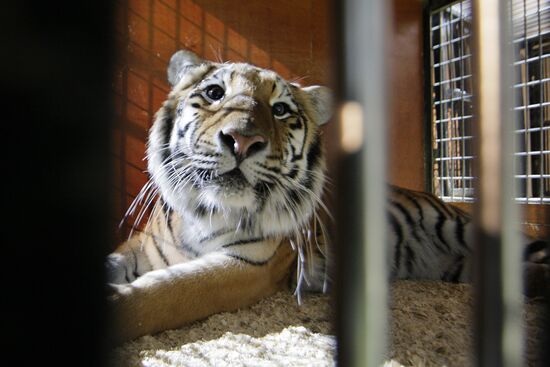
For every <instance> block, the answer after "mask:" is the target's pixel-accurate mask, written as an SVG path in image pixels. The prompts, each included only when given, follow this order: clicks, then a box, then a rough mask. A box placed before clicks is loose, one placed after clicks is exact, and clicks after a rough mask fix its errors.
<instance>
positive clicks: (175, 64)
mask: <svg viewBox="0 0 550 367" xmlns="http://www.w3.org/2000/svg"><path fill="white" fill-rule="evenodd" d="M204 62H205V61H204V60H203V59H201V58H200V57H198V56H197V55H196V54H194V53H193V52H191V51H187V50H179V51H178V52H176V53H175V54H173V55H172V57H171V58H170V64H168V82H169V83H170V85H171V86H172V87H173V86H174V85H176V84H178V82H179V81H180V79H181V77H182V72H183V70H184V69H185V67H187V66H193V65H200V64H203V63H204Z"/></svg>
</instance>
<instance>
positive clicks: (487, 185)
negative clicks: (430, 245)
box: [473, 0, 522, 366]
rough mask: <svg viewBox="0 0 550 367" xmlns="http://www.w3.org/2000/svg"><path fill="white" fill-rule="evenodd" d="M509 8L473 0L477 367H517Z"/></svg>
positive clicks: (517, 271) (518, 279)
mask: <svg viewBox="0 0 550 367" xmlns="http://www.w3.org/2000/svg"><path fill="white" fill-rule="evenodd" d="M510 5H511V3H510V2H509V1H500V0H474V1H473V6H474V7H473V23H474V42H475V50H474V61H475V73H474V77H475V93H474V96H475V98H476V118H477V127H478V137H479V139H478V155H479V159H478V165H477V170H478V175H479V182H478V187H477V189H478V191H477V192H478V195H479V200H478V204H477V214H478V228H479V231H478V236H477V240H478V246H477V252H478V253H477V256H476V258H477V267H476V270H477V271H476V328H477V330H476V332H475V335H476V352H477V357H478V359H477V365H478V366H520V365H521V354H522V353H521V352H522V327H521V311H522V309H521V307H522V302H521V272H520V259H521V256H520V255H521V251H520V245H519V241H518V240H517V231H516V228H515V223H517V221H516V215H515V201H514V194H515V192H514V180H513V164H512V163H513V160H512V157H513V152H514V150H513V147H514V144H513V119H512V115H511V106H512V103H511V102H512V93H511V92H512V89H511V86H512V83H511V81H512V78H511V76H512V75H513V74H512V69H511V64H512V57H511V56H512V54H511V52H510V50H511V44H510V34H509V17H508V16H507V14H508V11H510V9H509V6H510Z"/></svg>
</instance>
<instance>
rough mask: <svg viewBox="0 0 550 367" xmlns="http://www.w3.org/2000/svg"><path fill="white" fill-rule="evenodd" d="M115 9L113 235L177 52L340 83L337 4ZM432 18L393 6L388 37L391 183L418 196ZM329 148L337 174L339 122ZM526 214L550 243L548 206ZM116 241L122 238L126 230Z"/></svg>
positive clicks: (173, 0) (424, 184)
mask: <svg viewBox="0 0 550 367" xmlns="http://www.w3.org/2000/svg"><path fill="white" fill-rule="evenodd" d="M115 4H116V20H115V23H116V28H115V33H114V34H113V37H114V39H115V43H116V49H117V50H118V53H117V58H116V64H115V73H114V78H113V84H112V95H113V98H114V105H115V108H116V118H115V121H116V125H115V127H114V129H113V134H114V139H113V140H114V143H115V144H114V146H113V147H112V150H113V167H114V172H115V181H114V188H113V189H114V190H115V194H114V199H115V200H114V201H115V204H116V205H115V209H114V212H113V226H114V227H115V226H117V225H118V223H119V221H120V219H121V218H122V217H123V216H124V213H125V211H126V209H127V208H128V206H129V205H130V203H131V202H132V201H133V199H134V198H135V197H136V195H137V194H138V192H139V190H140V189H141V187H142V186H143V185H144V183H145V182H146V181H147V175H146V173H145V170H146V162H145V161H144V152H145V147H146V139H147V131H148V129H149V128H150V126H151V124H152V122H153V120H154V114H155V112H156V111H157V110H158V109H159V107H160V106H161V104H162V102H163V101H164V100H165V98H166V95H167V93H168V92H169V87H168V84H167V81H166V66H167V63H168V61H169V59H170V56H171V55H172V54H173V53H174V52H175V51H176V50H178V49H181V48H186V49H190V50H192V51H194V52H196V53H197V54H198V55H200V56H202V57H204V58H205V59H211V60H220V59H221V60H223V61H246V62H249V63H253V64H255V65H257V66H260V67H265V68H270V69H273V70H275V71H277V72H278V73H279V74H280V75H282V76H283V77H284V78H287V79H298V80H299V81H300V83H302V84H304V85H309V84H324V85H329V86H330V85H332V84H334V76H333V75H334V73H333V70H334V65H335V62H334V50H333V49H332V48H331V45H333V44H334V41H333V34H332V21H333V14H332V10H333V9H332V4H331V1H330V0H305V1H299V2H297V1H291V0H284V1H279V2H277V3H276V4H275V3H272V2H268V1H262V0H251V1H247V2H246V6H244V5H239V6H237V5H236V4H235V3H234V2H227V1H223V0H212V1H204V0H156V1H140V0H125V1H124V0H118V1H116V2H115ZM426 19H427V18H426V9H425V8H424V2H422V1H419V0H415V1H409V0H393V10H392V23H391V28H390V29H391V32H390V33H389V34H388V35H387V45H388V50H389V57H390V59H389V64H388V65H389V72H390V80H391V85H390V86H389V91H390V92H391V95H392V98H391V102H390V112H391V125H390V126H389V129H388V147H389V150H388V157H389V159H388V162H389V165H388V181H389V182H390V183H392V184H396V185H400V186H403V187H407V188H411V189H416V190H427V189H428V190H431V186H432V185H431V181H430V180H431V178H430V174H431V173H430V170H431V168H432V163H431V160H430V157H428V156H429V154H428V152H430V144H431V137H430V136H431V135H430V131H428V129H429V126H430V118H431V117H430V116H428V114H429V111H430V108H431V107H430V102H431V101H428V99H429V98H428V97H427V95H428V96H429V94H427V93H426V89H427V88H429V87H430V84H429V79H427V76H429V75H427V73H429V59H427V58H426V57H427V52H428V51H427V50H428V48H426V47H425V45H426V43H427V42H429V40H430V38H429V36H428V35H427V33H426V31H425V30H426V24H428V23H427V22H426ZM324 141H325V145H326V149H327V156H328V160H329V175H330V172H331V171H334V167H335V165H336V164H337V159H336V157H337V155H338V126H337V124H336V123H335V122H334V121H333V122H332V123H330V124H328V125H327V126H326V127H325V128H324ZM329 189H330V187H329ZM458 205H461V206H463V207H467V208H468V207H469V206H470V205H471V204H468V203H466V204H462V203H459V204H458ZM523 209H524V210H523V212H524V217H523V219H522V223H523V224H524V228H525V229H526V230H528V231H529V232H531V233H532V234H535V235H537V236H539V237H542V236H550V229H549V225H548V223H550V215H549V214H550V213H549V210H548V205H523ZM132 223H133V219H132V218H130V219H129V224H132ZM117 233H118V234H119V239H123V238H124V237H125V236H126V235H127V233H128V227H127V226H126V227H124V226H123V228H122V230H117Z"/></svg>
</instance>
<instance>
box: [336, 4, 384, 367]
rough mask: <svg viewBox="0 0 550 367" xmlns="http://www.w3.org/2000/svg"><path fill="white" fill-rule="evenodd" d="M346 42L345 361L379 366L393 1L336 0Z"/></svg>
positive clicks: (341, 223)
mask: <svg viewBox="0 0 550 367" xmlns="http://www.w3.org/2000/svg"><path fill="white" fill-rule="evenodd" d="M335 3H336V4H335V6H336V8H337V9H336V12H335V13H336V14H340V15H341V16H340V17H339V19H337V21H336V24H338V25H339V27H337V28H338V29H337V31H336V33H337V34H338V35H339V36H338V38H339V39H338V40H337V44H339V45H341V49H340V50H339V52H340V55H338V58H339V59H342V60H344V61H343V62H342V63H341V64H340V65H339V66H340V68H339V70H338V73H339V75H338V78H337V79H338V80H340V81H341V82H340V83H341V84H340V85H339V86H338V88H337V90H339V92H340V93H339V94H340V95H339V97H340V101H341V103H340V105H339V111H340V113H339V122H340V135H341V138H342V139H341V148H342V155H341V157H340V158H341V159H340V161H339V170H340V171H339V172H338V173H339V174H338V175H337V179H338V182H337V186H336V187H337V188H338V194H337V197H338V204H339V211H338V214H339V216H338V239H337V243H338V247H337V249H336V252H337V254H336V255H337V259H338V269H339V273H338V285H337V287H338V288H339V290H338V292H339V293H338V300H337V302H338V334H339V335H338V336H339V352H338V359H339V360H338V363H339V365H341V366H379V365H381V364H382V363H383V361H384V359H385V354H386V335H387V312H388V311H387V310H388V305H387V271H386V232H385V228H386V217H385V215H383V214H382V213H385V212H386V210H385V206H386V156H387V152H386V126H387V124H388V118H387V106H388V96H387V86H388V80H387V79H388V78H387V70H386V65H387V64H388V59H387V57H386V37H387V36H388V34H389V33H388V30H389V29H390V28H389V25H388V19H389V18H388V14H390V12H389V11H388V4H387V3H388V2H387V1H384V0H370V1H364V0H346V1H342V2H335Z"/></svg>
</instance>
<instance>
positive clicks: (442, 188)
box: [439, 10, 448, 197]
mask: <svg viewBox="0 0 550 367" xmlns="http://www.w3.org/2000/svg"><path fill="white" fill-rule="evenodd" d="M444 13H445V11H444V10H441V12H440V13H439V83H440V84H439V197H443V196H446V195H445V181H444V180H443V174H444V171H445V170H444V168H443V167H444V166H445V161H444V160H443V154H444V153H443V152H444V151H445V149H444V146H445V142H444V141H443V138H444V136H443V131H444V130H443V120H445V113H444V108H443V100H444V99H445V89H444V84H443V80H444V79H445V78H444V77H443V67H444V66H443V65H441V64H442V62H443V61H447V59H448V57H447V59H446V58H445V57H444V56H443V55H444V53H443V47H442V46H441V45H442V44H443V42H445V39H444V37H443V24H444V20H445V18H444V17H443V14H444Z"/></svg>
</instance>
